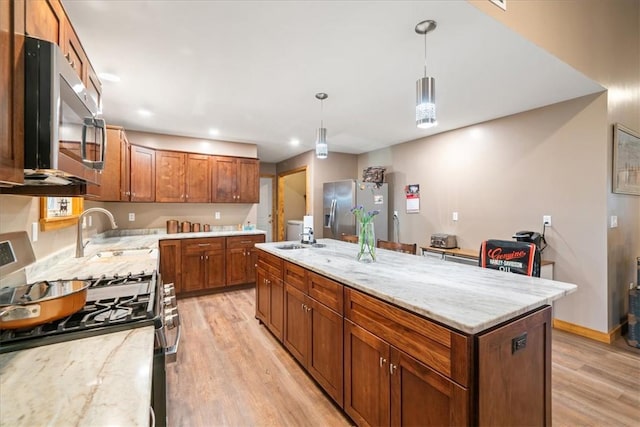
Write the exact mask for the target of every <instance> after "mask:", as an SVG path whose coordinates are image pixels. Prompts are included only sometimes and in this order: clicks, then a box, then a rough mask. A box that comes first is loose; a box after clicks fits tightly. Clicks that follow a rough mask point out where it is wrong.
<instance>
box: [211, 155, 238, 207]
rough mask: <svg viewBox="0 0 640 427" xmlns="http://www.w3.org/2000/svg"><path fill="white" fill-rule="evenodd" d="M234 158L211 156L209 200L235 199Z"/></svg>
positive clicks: (227, 200) (223, 200)
mask: <svg viewBox="0 0 640 427" xmlns="http://www.w3.org/2000/svg"><path fill="white" fill-rule="evenodd" d="M236 169H237V168H236V159H235V158H233V157H220V156H212V157H211V184H212V188H211V201H212V202H214V203H215V202H218V203H221V202H235V201H236Z"/></svg>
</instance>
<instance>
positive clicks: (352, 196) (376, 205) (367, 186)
mask: <svg viewBox="0 0 640 427" xmlns="http://www.w3.org/2000/svg"><path fill="white" fill-rule="evenodd" d="M323 190H324V210H323V227H322V233H323V234H322V236H323V237H325V238H330V239H340V236H341V235H343V234H357V233H358V232H359V230H357V228H356V219H355V216H354V215H353V214H352V213H351V208H353V207H354V206H359V205H362V206H363V207H364V210H365V211H366V212H369V211H373V210H379V211H380V213H379V214H378V215H376V217H375V218H374V220H373V221H374V224H375V226H374V227H375V233H376V239H382V240H388V231H389V230H388V228H389V224H388V223H389V197H388V196H389V188H388V184H387V183H381V184H377V183H372V182H358V181H355V180H346V181H335V182H325V183H324V185H323Z"/></svg>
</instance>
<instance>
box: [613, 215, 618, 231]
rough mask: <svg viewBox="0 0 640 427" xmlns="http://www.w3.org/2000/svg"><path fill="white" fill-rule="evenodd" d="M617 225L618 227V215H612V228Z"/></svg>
mask: <svg viewBox="0 0 640 427" xmlns="http://www.w3.org/2000/svg"><path fill="white" fill-rule="evenodd" d="M616 227H618V216H617V215H611V228H616Z"/></svg>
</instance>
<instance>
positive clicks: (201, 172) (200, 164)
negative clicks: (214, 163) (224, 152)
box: [185, 154, 211, 203]
mask: <svg viewBox="0 0 640 427" xmlns="http://www.w3.org/2000/svg"><path fill="white" fill-rule="evenodd" d="M209 157H210V156H207V155H206V154H187V156H186V180H185V201H187V202H190V203H209V201H210V200H211V173H210V167H209Z"/></svg>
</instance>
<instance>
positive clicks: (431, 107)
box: [416, 20, 438, 129]
mask: <svg viewBox="0 0 640 427" xmlns="http://www.w3.org/2000/svg"><path fill="white" fill-rule="evenodd" d="M436 26H437V23H436V21H431V20H427V21H422V22H419V23H418V25H416V33H418V34H422V35H424V77H421V78H419V79H418V80H417V81H416V126H418V127H419V128H421V129H427V128H430V127H433V126H435V125H437V124H438V121H437V120H436V80H435V79H434V78H433V77H427V33H428V32H430V31H433V30H435V29H436Z"/></svg>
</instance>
